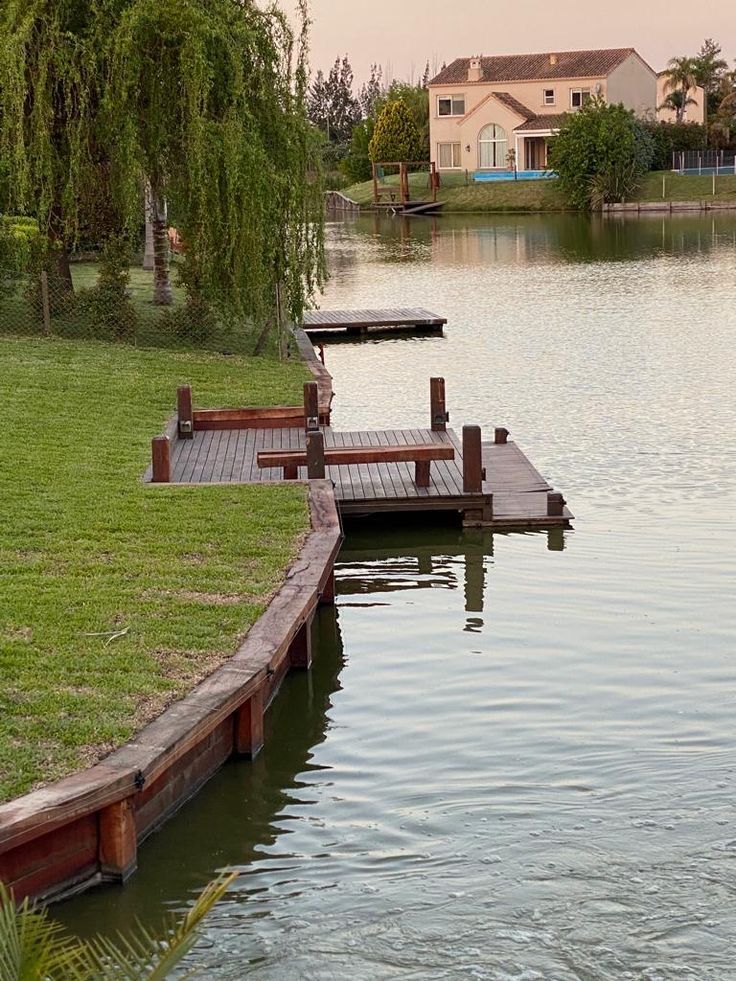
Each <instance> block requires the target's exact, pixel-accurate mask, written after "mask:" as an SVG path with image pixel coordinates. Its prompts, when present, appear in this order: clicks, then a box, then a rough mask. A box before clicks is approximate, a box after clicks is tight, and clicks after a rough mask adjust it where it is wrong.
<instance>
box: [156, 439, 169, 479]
mask: <svg viewBox="0 0 736 981" xmlns="http://www.w3.org/2000/svg"><path fill="white" fill-rule="evenodd" d="M151 464H152V467H151V469H152V474H151V481H152V482H153V483H154V484H168V483H170V482H171V457H170V455H169V437H168V436H154V437H153V439H152V440H151Z"/></svg>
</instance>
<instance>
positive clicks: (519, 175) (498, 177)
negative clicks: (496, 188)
mask: <svg viewBox="0 0 736 981" xmlns="http://www.w3.org/2000/svg"><path fill="white" fill-rule="evenodd" d="M556 176H557V175H556V174H554V173H553V172H552V171H551V170H517V171H516V176H515V177H514V172H513V170H479V171H478V172H477V173H475V174H473V180H474V181H481V182H484V181H513V180H519V181H541V180H548V179H549V178H550V177H556Z"/></svg>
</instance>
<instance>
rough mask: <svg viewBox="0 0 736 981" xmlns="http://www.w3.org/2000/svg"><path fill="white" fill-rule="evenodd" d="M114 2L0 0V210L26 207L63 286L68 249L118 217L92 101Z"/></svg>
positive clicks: (99, 89) (99, 85)
mask: <svg viewBox="0 0 736 981" xmlns="http://www.w3.org/2000/svg"><path fill="white" fill-rule="evenodd" d="M120 5H121V4H120V3H119V2H117V0H91V2H90V0H3V3H2V5H0V173H1V175H2V180H0V193H1V194H2V200H0V210H4V211H9V212H14V213H16V214H27V215H33V216H34V217H36V218H37V219H38V223H39V226H40V228H41V230H42V231H43V232H45V233H46V235H47V236H48V238H49V240H50V241H51V242H52V243H53V245H54V246H55V251H56V254H57V256H58V270H59V273H60V277H61V281H62V283H66V284H67V285H68V286H69V287H71V274H70V271H69V251H70V249H71V248H72V246H73V244H74V242H75V241H76V240H77V239H78V237H79V235H80V231H81V230H84V231H86V232H87V234H89V235H91V236H93V237H95V236H96V237H98V238H99V237H100V236H103V235H104V232H105V229H106V228H108V229H109V228H110V227H114V226H115V225H116V224H119V221H120V217H119V216H117V215H114V214H112V213H111V201H112V197H111V194H110V185H109V180H108V177H109V173H110V172H109V167H108V165H107V158H106V151H105V148H104V146H103V144H102V142H101V134H100V127H99V116H98V109H99V107H100V105H101V102H102V98H103V94H104V93H103V80H104V77H105V73H106V66H105V54H106V52H105V47H106V41H105V38H106V37H109V34H110V31H111V29H112V26H113V25H114V21H115V18H116V15H117V13H118V8H119V7H120Z"/></svg>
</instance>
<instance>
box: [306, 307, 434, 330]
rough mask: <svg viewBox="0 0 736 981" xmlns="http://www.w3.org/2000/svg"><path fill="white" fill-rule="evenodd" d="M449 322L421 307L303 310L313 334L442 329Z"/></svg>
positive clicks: (308, 327) (307, 325) (308, 328)
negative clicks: (305, 311)
mask: <svg viewBox="0 0 736 981" xmlns="http://www.w3.org/2000/svg"><path fill="white" fill-rule="evenodd" d="M446 323H447V318H446V317H440V316H439V315H438V314H436V313H432V312H431V311H430V310H424V309H423V308H421V307H419V308H409V309H405V308H398V309H389V310H310V311H308V312H307V313H305V314H304V323H303V325H302V326H303V328H304V330H305V331H306V333H307V334H309V336H310V337H312V336H315V335H318V334H326V335H327V334H332V333H333V332H334V331H344V332H346V333H347V334H348V335H350V334H353V335H355V334H358V335H365V334H367V333H368V332H369V331H370V332H374V331H379V332H383V331H394V330H411V331H416V332H422V333H434V332H438V333H442V330H443V328H444V326H445V324H446Z"/></svg>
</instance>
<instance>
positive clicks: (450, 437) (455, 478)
mask: <svg viewBox="0 0 736 981" xmlns="http://www.w3.org/2000/svg"><path fill="white" fill-rule="evenodd" d="M321 432H322V433H323V435H324V441H325V449H329V448H347V447H389V446H395V445H407V446H412V445H414V446H422V445H424V444H428V443H441V444H445V445H448V446H452V447H453V448H454V450H455V458H454V459H452V460H436V461H433V462H432V465H431V470H430V479H429V486H428V487H419V486H417V485H416V483H415V482H414V469H413V465H412V464H411V463H407V462H397V463H366V464H350V465H346V466H329V465H328V466H327V467H326V476H327V478H328V479H329V480H331V481H332V482H333V485H334V489H335V497H336V499H337V502H338V505H339V508H340V511H341V513H342V514H343V515H369V514H392V513H396V512H401V511H455V512H461V513H466V512H472V511H475V510H477V509H478V508H480V507H481V506H482V505H484V504H485V505H491V503H492V509H493V516H492V518H491V519H490V520H484V521H483V522H482V523H483V524H484V525H485V526H487V527H491V528H494V527H495V528H499V529H501V528H550V527H554V526H563V527H564V526H567V525H569V522H570V520H571V518H572V514H571V513H570V511H569V510H568V509H567V508H566V507H565V508H564V511H563V514H562V515H561V516H550V515H548V513H547V511H548V507H547V500H548V495H549V493H550V492H551V491H552V487H551V486H550V485H549V484H548V483H547V482H546V481H545V480H544V478H543V477H542V476H541V475H540V474H539V473H538V471H537V470H536V469H535V467H534V466H533V465H532V463H531V462H530V461H529V459H528V458H527V457H526V455H525V454H524V453H523V451H522V450H521V449H520V448H519V447H518V446H517V444H516V443H514V442H512V441H509V442H507V443H505V444H503V445H501V446H499V445H496V444H494V443H489V442H484V443H483V444H482V448H483V465H484V467H485V470H486V479H485V480H484V481H483V490H482V493H481V494H468V493H466V491H465V490H464V489H463V457H462V441H461V440H460V438H459V437H458V436H457V434H456V433H455V432H453V431H452V430H450V429H448V430H446V431H444V432H433V431H432V430H431V429H403V430H395V429H390V430H380V431H367V430H365V431H352V432H351V431H340V430H336V429H333V428H332V427H331V426H323V427H322V428H321ZM306 440H307V434H306V432H305V431H304V430H303V429H296V428H294V427H291V428H287V429H256V430H250V431H247V432H244V431H238V432H236V431H235V430H231V431H228V430H219V431H214V432H211V431H204V432H195V434H194V438H193V439H192V440H187V441H183V440H177V441H176V442H174V443H173V444H172V447H171V481H172V483H182V484H212V483H235V484H239V483H242V484H259V483H278V482H281V481H282V480H283V473H282V468H281V467H273V468H264V469H259V467H258V465H257V460H256V458H257V455H258V453H259V452H261V451H265V450H274V451H279V450H282V449H291V450H306ZM298 479H299V480H306V479H307V470H306V467H299V468H298Z"/></svg>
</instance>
